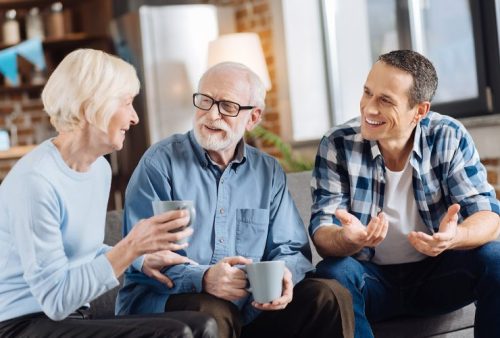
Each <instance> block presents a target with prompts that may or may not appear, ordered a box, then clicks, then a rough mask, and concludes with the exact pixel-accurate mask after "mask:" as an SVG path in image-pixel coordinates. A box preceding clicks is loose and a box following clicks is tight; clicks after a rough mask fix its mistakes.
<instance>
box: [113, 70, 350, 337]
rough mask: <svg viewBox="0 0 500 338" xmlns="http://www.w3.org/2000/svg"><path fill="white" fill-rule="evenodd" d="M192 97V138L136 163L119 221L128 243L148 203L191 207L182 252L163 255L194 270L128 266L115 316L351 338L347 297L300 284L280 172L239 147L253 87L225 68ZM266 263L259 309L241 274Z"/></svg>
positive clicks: (305, 266)
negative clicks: (205, 317) (267, 286)
mask: <svg viewBox="0 0 500 338" xmlns="http://www.w3.org/2000/svg"><path fill="white" fill-rule="evenodd" d="M198 91H199V92H198V93H195V94H194V95H193V104H194V106H195V107H196V108H197V109H196V115H195V121H194V128H193V130H191V131H190V132H188V133H186V134H184V135H173V136H171V137H169V138H167V139H165V140H163V141H161V142H159V143H157V144H155V145H153V146H152V147H151V148H150V149H149V150H148V151H147V152H146V153H145V154H144V156H143V158H142V159H141V162H140V163H139V165H138V167H137V168H136V170H135V171H134V174H133V176H132V178H131V180H130V182H129V185H128V187H127V193H126V198H125V216H124V233H125V234H127V233H128V232H129V231H130V230H131V228H132V226H133V224H135V223H136V222H137V220H140V219H143V218H148V217H150V216H151V215H152V214H153V210H152V205H151V202H152V201H153V200H192V201H194V205H195V208H196V213H197V217H196V219H195V220H194V222H193V224H192V227H193V230H194V233H193V236H192V237H191V238H190V243H189V246H188V247H187V248H186V249H185V250H182V251H180V252H176V253H173V252H172V253H170V257H171V258H172V259H176V257H177V255H185V256H187V257H188V258H189V259H191V260H192V263H189V264H178V265H174V266H172V267H170V268H168V269H167V270H164V271H163V276H160V277H158V276H148V272H147V271H144V273H143V272H141V271H138V270H136V269H135V268H133V267H131V268H130V269H129V270H128V272H127V273H126V276H125V285H124V287H123V288H122V289H121V290H120V293H119V296H118V300H117V312H118V313H120V314H133V313H151V312H153V313H158V312H164V311H179V310H181V311H182V310H196V311H201V312H204V313H208V314H210V315H212V316H213V317H214V318H215V319H216V321H217V324H218V326H219V331H220V337H239V336H242V337H264V336H266V337H267V336H272V337H342V336H345V337H352V334H353V332H352V330H353V326H354V324H353V313H352V302H351V298H350V296H349V294H348V293H347V290H346V289H344V288H342V287H340V285H339V284H338V283H337V282H335V281H331V280H323V279H304V277H305V275H306V274H307V273H308V272H309V271H311V270H312V268H313V267H312V265H311V262H310V256H311V253H310V248H309V244H308V238H307V234H306V232H305V228H304V225H303V223H302V221H301V218H300V216H299V213H298V211H297V209H296V207H295V205H294V202H293V200H292V198H291V196H290V194H289V192H288V188H287V183H286V176H285V174H284V172H283V170H282V168H281V167H280V165H279V164H278V162H277V161H276V160H275V159H274V158H273V157H271V156H269V155H267V154H265V153H263V152H261V151H259V150H258V149H255V148H253V147H251V146H249V145H247V144H245V142H244V140H243V135H244V133H245V131H246V130H251V129H252V128H253V127H254V126H255V125H256V124H257V123H259V122H260V119H261V114H262V111H263V109H264V99H265V89H264V87H263V85H262V83H261V81H260V79H259V78H258V77H257V75H255V74H254V73H253V72H252V71H251V70H250V69H248V68H247V67H246V66H244V65H241V64H238V63H232V62H225V63H221V64H218V65H215V66H213V67H212V68H210V69H209V70H208V71H207V72H206V73H205V74H204V75H203V76H202V78H201V80H200V83H199V89H198ZM162 257H164V256H162ZM158 258H159V259H160V257H158ZM272 260H283V261H284V262H285V265H286V268H285V274H284V277H283V292H282V296H281V297H280V298H278V299H276V300H274V301H272V302H270V303H266V304H259V303H257V302H255V301H254V300H253V298H252V296H251V294H249V292H248V290H247V288H248V285H247V280H246V275H245V272H244V271H243V270H242V269H241V265H244V264H248V263H251V262H252V261H253V262H258V261H272ZM195 262H196V263H195ZM168 263H169V262H164V265H169V264H168ZM150 277H156V278H150ZM159 279H163V280H164V284H162V283H159V282H158V280H159Z"/></svg>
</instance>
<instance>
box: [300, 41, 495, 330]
mask: <svg viewBox="0 0 500 338" xmlns="http://www.w3.org/2000/svg"><path fill="white" fill-rule="evenodd" d="M437 82H438V80H437V75H436V71H435V69H434V67H433V65H432V63H431V62H430V61H429V60H427V59H426V58H425V57H423V56H422V55H420V54H418V53H416V52H413V51H409V50H400V51H393V52H390V53H387V54H384V55H381V56H380V57H379V59H378V61H377V62H376V63H375V64H374V65H373V67H372V69H371V71H370V73H369V74H368V77H367V79H366V82H365V85H364V89H363V95H362V97H361V102H360V110H361V116H360V118H356V119H353V120H351V121H349V122H347V123H346V124H344V125H341V126H338V127H334V128H333V129H332V130H330V131H329V132H328V133H327V134H326V135H325V136H324V137H323V139H322V141H321V144H320V146H319V150H318V155H317V157H316V167H315V170H314V172H313V180H312V189H313V206H312V216H311V224H310V228H309V230H310V235H311V236H312V238H313V241H314V243H315V245H316V247H317V249H318V252H319V253H320V254H321V255H322V256H323V257H324V258H325V259H324V260H323V261H322V262H320V263H319V264H318V266H317V275H318V276H320V277H326V278H335V279H337V280H338V281H339V282H340V283H341V284H342V285H344V286H345V287H346V288H347V289H349V290H350V292H351V294H352V297H353V304H354V315H355V336H356V337H363V338H365V337H373V333H372V331H371V328H370V324H369V321H378V320H382V319H387V318H390V317H394V316H398V315H404V314H414V315H431V314H436V313H446V312H450V311H453V310H455V309H458V308H460V307H462V306H464V305H466V304H469V303H471V302H473V301H475V302H476V305H477V313H476V323H475V334H476V336H477V337H500V322H498V320H497V319H496V317H497V312H498V308H500V243H498V242H492V241H493V240H495V239H496V238H497V236H498V234H499V217H498V213H499V211H500V206H499V202H498V200H497V199H496V197H495V191H494V190H493V188H492V187H491V186H490V185H489V184H488V182H487V180H486V171H485V168H484V167H483V166H482V165H481V163H480V161H479V156H478V153H477V151H476V149H475V146H474V144H473V141H472V139H471V136H470V135H469V134H468V132H467V131H466V130H465V128H464V127H463V126H462V125H461V124H460V123H459V122H458V121H456V120H454V119H452V118H450V117H447V116H443V115H440V114H438V113H435V112H431V111H429V109H430V105H431V103H430V102H431V100H432V97H433V96H434V93H435V91H436V88H437Z"/></svg>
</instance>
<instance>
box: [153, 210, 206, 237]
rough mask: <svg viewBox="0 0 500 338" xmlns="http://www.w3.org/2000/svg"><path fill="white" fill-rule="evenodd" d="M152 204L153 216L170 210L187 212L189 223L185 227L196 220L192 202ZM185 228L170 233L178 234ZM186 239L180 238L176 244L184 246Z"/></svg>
mask: <svg viewBox="0 0 500 338" xmlns="http://www.w3.org/2000/svg"><path fill="white" fill-rule="evenodd" d="M152 204H153V213H154V214H155V215H159V214H162V213H164V212H167V211H172V210H184V209H186V210H188V211H189V223H188V224H187V225H186V227H188V226H190V225H191V224H193V223H194V221H195V219H196V209H195V208H194V202H193V201H152ZM184 229H185V227H180V228H177V229H175V230H171V231H170V232H178V231H181V230H184ZM187 241H188V239H187V237H185V238H182V239H180V240H178V241H176V243H177V244H184V243H187Z"/></svg>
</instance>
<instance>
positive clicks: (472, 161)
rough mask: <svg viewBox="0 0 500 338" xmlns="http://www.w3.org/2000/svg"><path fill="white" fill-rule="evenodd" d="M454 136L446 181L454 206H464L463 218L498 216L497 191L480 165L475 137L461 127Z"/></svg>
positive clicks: (458, 127) (499, 208)
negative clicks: (483, 214)
mask: <svg viewBox="0 0 500 338" xmlns="http://www.w3.org/2000/svg"><path fill="white" fill-rule="evenodd" d="M453 132H454V135H453V136H454V143H455V146H454V148H455V151H454V152H451V154H452V155H451V158H450V159H449V160H450V162H449V170H448V172H447V176H446V181H445V182H446V186H447V190H448V193H449V199H450V202H451V203H459V204H460V207H461V209H460V213H461V216H462V217H463V218H466V217H468V216H470V215H472V214H474V213H475V212H478V211H492V212H495V213H497V214H498V213H499V212H500V205H499V202H498V200H497V199H496V197H495V190H494V189H493V187H492V186H491V185H490V184H488V181H487V172H486V169H485V168H484V166H483V165H482V164H481V162H480V159H479V154H478V152H477V150H476V147H475V145H474V142H473V140H472V137H471V136H470V134H469V133H468V132H467V131H466V129H465V128H464V127H463V126H462V125H461V124H458V126H457V128H456V129H455V130H453ZM451 203H450V204H451Z"/></svg>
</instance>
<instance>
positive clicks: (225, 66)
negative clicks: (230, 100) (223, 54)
mask: <svg viewBox="0 0 500 338" xmlns="http://www.w3.org/2000/svg"><path fill="white" fill-rule="evenodd" d="M225 71H227V72H234V71H236V72H241V73H244V74H245V75H246V76H245V77H244V79H246V80H247V82H248V84H249V85H250V90H251V93H250V100H251V104H252V105H254V106H257V107H258V108H260V109H261V111H264V108H265V107H266V102H265V100H266V88H265V87H264V84H263V83H262V81H261V79H260V78H259V76H258V75H257V74H255V73H254V72H253V71H252V70H251V69H250V68H248V67H247V66H245V65H244V64H242V63H238V62H230V61H227V62H221V63H218V64H216V65H214V66H212V67H210V68H209V69H208V70H207V71H206V72H205V73H204V74H203V76H202V77H201V79H200V81H199V82H198V90H200V88H201V86H202V84H203V81H204V80H205V78H206V77H207V76H208V75H209V74H211V73H216V72H225Z"/></svg>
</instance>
